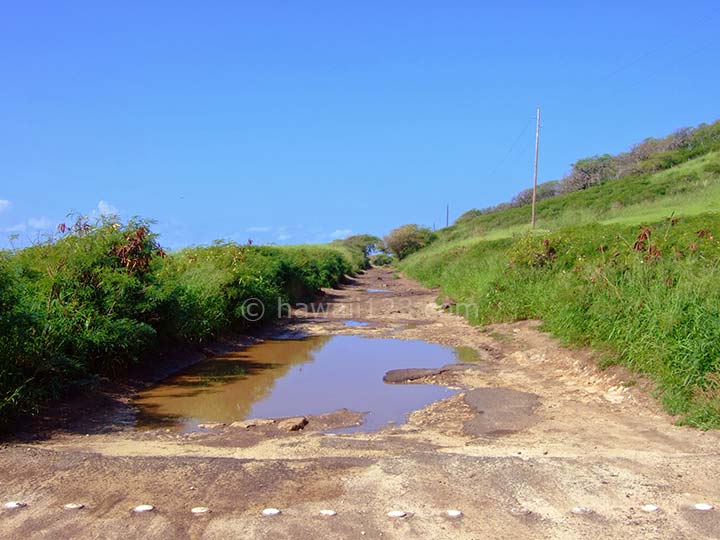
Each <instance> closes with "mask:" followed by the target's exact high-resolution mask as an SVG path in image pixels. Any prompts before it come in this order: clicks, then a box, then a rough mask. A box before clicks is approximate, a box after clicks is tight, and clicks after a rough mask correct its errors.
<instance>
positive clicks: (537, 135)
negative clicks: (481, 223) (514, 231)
mask: <svg viewBox="0 0 720 540" xmlns="http://www.w3.org/2000/svg"><path fill="white" fill-rule="evenodd" d="M539 151H540V107H538V108H537V125H536V126H535V174H534V175H533V199H532V228H533V229H534V228H535V203H536V202H537V176H538V154H539Z"/></svg>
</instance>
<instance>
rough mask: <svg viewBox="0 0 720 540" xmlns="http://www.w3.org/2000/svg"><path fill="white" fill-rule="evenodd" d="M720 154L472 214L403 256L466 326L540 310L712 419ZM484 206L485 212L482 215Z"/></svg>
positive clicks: (704, 422)
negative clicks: (533, 203) (533, 216)
mask: <svg viewBox="0 0 720 540" xmlns="http://www.w3.org/2000/svg"><path fill="white" fill-rule="evenodd" d="M718 212H720V152H718V151H711V152H708V153H706V154H704V155H701V156H699V157H694V158H693V159H690V160H687V161H685V162H683V163H680V164H678V165H675V166H673V167H671V168H668V169H666V170H662V171H658V172H653V173H643V174H635V175H631V176H626V177H623V178H621V179H617V180H611V181H607V182H603V183H600V184H599V185H595V186H593V187H590V188H588V189H585V190H582V191H575V192H572V193H567V194H563V195H557V196H555V197H552V198H548V199H545V200H542V201H540V202H539V204H538V229H537V230H536V231H532V232H531V231H530V230H529V225H528V222H529V220H530V208H529V206H521V207H517V208H509V209H506V210H501V211H497V212H491V213H484V214H479V213H469V214H468V215H466V216H465V218H464V219H460V220H458V222H457V223H456V224H455V225H453V226H452V227H448V228H446V229H443V230H441V231H438V237H439V239H438V241H436V242H435V243H434V244H432V245H431V246H429V247H427V248H425V249H423V250H421V251H419V252H417V253H415V254H414V255H411V256H410V257H408V258H407V259H405V260H403V261H402V262H401V263H400V268H401V269H402V270H403V271H404V272H405V273H406V274H408V275H409V276H411V277H414V278H416V279H419V280H420V281H422V282H423V283H425V284H427V285H431V286H439V287H441V289H442V291H443V294H444V295H449V296H451V297H452V298H454V299H455V300H456V301H457V302H458V303H459V305H458V312H459V313H460V314H461V315H464V316H466V317H468V318H469V319H470V320H471V321H472V322H474V323H492V322H501V321H513V320H520V319H527V318H539V319H542V320H543V321H544V323H545V328H546V329H548V330H549V331H551V332H552V333H554V334H555V335H557V336H559V337H561V338H563V339H564V340H565V341H566V342H568V343H574V344H579V345H591V346H593V347H595V348H597V349H599V350H600V351H602V352H603V353H604V357H605V358H606V362H607V363H613V362H618V363H622V364H624V365H626V366H628V367H630V368H631V369H634V370H638V371H640V372H643V373H646V374H648V375H650V376H651V377H652V378H654V380H655V381H657V385H658V394H659V397H660V399H661V400H662V402H663V403H664V405H665V406H666V407H667V409H668V411H670V412H671V413H673V414H680V415H681V417H680V418H681V421H682V422H685V423H689V424H692V425H696V426H700V427H703V428H709V427H718V426H720V274H719V272H718V266H720V244H719V243H718V238H720V213H718ZM478 214H479V215H478Z"/></svg>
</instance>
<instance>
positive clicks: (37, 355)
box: [0, 218, 379, 421]
mask: <svg viewBox="0 0 720 540" xmlns="http://www.w3.org/2000/svg"><path fill="white" fill-rule="evenodd" d="M59 234H60V236H59V238H57V239H55V240H53V241H48V242H46V243H43V244H39V245H35V246H32V247H28V248H26V249H21V250H17V251H14V252H0V421H3V420H7V419H8V418H10V417H12V416H13V415H16V414H17V413H34V412H37V411H38V409H39V407H40V406H41V405H42V404H43V403H44V402H46V401H47V400H48V399H51V398H56V397H58V396H60V395H61V394H63V393H65V392H68V391H73V390H77V389H79V388H82V387H85V386H87V385H89V384H93V383H94V382H95V381H96V380H97V379H98V377H100V376H110V377H112V376H117V375H118V374H120V373H122V372H123V371H124V370H125V369H126V368H127V367H128V366H129V365H131V364H133V363H137V362H151V361H152V358H153V353H154V352H155V351H157V350H158V348H159V347H162V346H164V345H169V344H200V343H203V342H205V341H207V340H210V339H213V338H216V337H218V336H219V335H221V334H222V333H223V332H227V331H237V330H240V331H242V330H246V329H248V328H249V327H250V326H252V325H255V324H260V323H262V322H264V321H267V320H269V319H271V318H273V317H274V316H276V315H277V311H278V307H279V305H280V304H281V303H282V302H290V303H292V302H297V301H302V300H306V299H308V298H311V297H312V296H313V295H314V294H316V293H317V291H318V290H319V289H320V287H332V286H334V285H336V284H337V283H338V282H339V281H340V280H341V279H342V278H343V276H344V275H346V274H352V273H354V272H356V271H358V270H360V269H361V268H363V267H365V266H367V265H368V260H367V251H366V249H367V246H366V245H364V244H362V242H361V241H360V239H358V238H354V239H353V240H352V241H350V242H343V241H340V242H337V243H333V244H328V245H304V246H303V245H300V246H287V247H285V246H283V247H275V246H251V245H238V244H235V243H232V242H216V243H214V244H213V245H211V246H207V247H193V248H187V249H183V250H180V251H178V252H175V253H165V252H164V251H163V249H162V248H161V247H160V246H159V244H158V242H157V237H156V235H154V234H153V233H152V232H151V229H150V226H149V224H148V223H146V222H143V221H137V220H135V221H131V222H129V223H119V222H117V221H115V220H109V219H106V220H103V221H101V222H98V223H95V224H90V223H89V222H88V221H87V220H85V219H84V218H79V219H77V221H76V222H75V223H74V224H72V225H70V226H65V225H61V226H60V227H59ZM372 238H374V237H372ZM366 240H367V239H366ZM375 240H379V239H375ZM250 298H255V299H258V300H259V301H261V302H262V304H263V305H264V310H263V311H262V312H261V311H259V310H258V308H257V306H249V305H248V304H247V303H246V302H245V301H246V300H248V299H250Z"/></svg>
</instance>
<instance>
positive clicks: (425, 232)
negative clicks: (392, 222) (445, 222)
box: [385, 225, 435, 259]
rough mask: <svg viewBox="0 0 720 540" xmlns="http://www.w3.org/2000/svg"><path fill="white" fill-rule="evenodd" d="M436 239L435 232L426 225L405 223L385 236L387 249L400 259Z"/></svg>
mask: <svg viewBox="0 0 720 540" xmlns="http://www.w3.org/2000/svg"><path fill="white" fill-rule="evenodd" d="M433 240H435V233H433V232H432V231H431V230H430V229H428V228H426V227H418V226H417V225H403V226H402V227H398V228H397V229H394V230H392V231H391V232H390V234H388V235H387V236H386V237H385V246H386V249H388V250H389V251H390V253H392V254H393V255H395V256H396V257H397V258H398V259H404V258H405V257H407V256H408V255H410V254H411V253H415V252H416V251H418V250H419V249H421V248H423V247H425V246H427V245H429V244H430V243H431V242H432V241H433Z"/></svg>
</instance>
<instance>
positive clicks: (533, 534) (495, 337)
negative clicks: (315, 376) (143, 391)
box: [0, 269, 720, 540]
mask: <svg viewBox="0 0 720 540" xmlns="http://www.w3.org/2000/svg"><path fill="white" fill-rule="evenodd" d="M368 289H376V290H380V291H385V292H368ZM436 295H437V293H436V292H434V291H429V290H427V289H425V288H422V287H421V286H419V285H417V284H416V283H414V282H411V281H409V280H405V279H402V278H400V279H396V277H395V275H394V274H393V272H392V271H390V270H385V269H375V270H372V271H369V272H367V273H366V274H364V275H362V276H359V277H358V278H355V279H353V280H351V281H350V282H349V283H348V284H347V285H345V286H344V287H343V288H341V289H339V290H331V291H327V294H326V296H325V299H324V300H325V302H326V303H327V306H325V307H326V308H327V309H323V312H322V313H320V312H319V308H318V306H307V309H304V310H297V311H295V312H294V313H293V318H292V320H291V321H287V324H286V325H285V327H284V328H285V331H289V332H296V333H302V334H308V335H326V334H358V335H365V336H370V337H385V338H397V339H423V340H427V341H431V342H435V343H440V344H444V345H449V346H454V347H462V348H463V349H462V351H466V352H467V353H468V355H469V356H471V357H475V360H476V361H475V362H473V363H472V364H471V365H470V366H463V367H456V366H455V367H453V366H449V367H446V368H442V369H439V370H429V371H419V370H409V371H406V372H402V373H398V372H391V373H389V374H388V375H387V382H388V383H395V384H419V383H436V384H443V385H448V386H453V387H455V388H459V389H462V392H460V393H458V394H457V395H455V396H453V397H451V398H449V399H446V400H443V401H440V402H437V403H433V404H431V405H430V406H428V407H426V408H424V409H422V410H419V411H416V412H414V413H413V414H411V415H410V417H409V419H408V422H407V423H406V424H403V425H399V426H395V427H389V428H385V429H383V430H382V431H380V432H377V433H373V434H357V433H355V434H352V435H332V434H329V433H327V432H326V430H327V429H328V428H329V427H333V426H340V425H347V424H351V423H353V422H357V421H358V416H357V415H356V414H354V413H352V412H350V411H340V412H337V413H334V414H330V415H325V416H323V417H317V418H310V421H309V423H308V424H307V425H306V426H303V428H302V429H296V430H292V431H289V430H288V429H284V428H281V427H279V426H278V424H277V422H276V423H257V424H256V425H253V426H241V425H235V426H230V425H228V426H222V425H218V426H211V427H210V428H209V429H207V430H205V431H204V432H201V433H195V434H179V433H174V432H168V431H165V430H164V429H158V430H154V431H149V432H138V431H136V430H134V429H132V426H131V423H132V409H131V408H130V407H129V405H127V399H119V400H116V401H118V402H119V405H118V404H117V403H116V404H115V406H114V408H113V407H110V409H109V410H111V411H114V412H113V413H112V414H109V415H105V416H104V417H103V418H104V420H103V422H106V423H107V425H105V426H104V427H103V428H102V429H101V428H99V426H97V424H96V423H95V424H90V425H91V426H93V429H92V430H88V434H87V435H86V434H85V433H83V432H82V431H80V429H81V428H82V427H83V424H82V423H79V424H76V425H75V426H74V429H70V430H67V431H65V432H60V433H53V434H52V436H49V437H47V438H45V439H44V440H39V441H37V442H34V443H27V442H12V443H9V444H5V445H4V446H3V447H2V448H1V449H0V497H1V498H2V502H7V501H11V500H21V501H25V502H27V503H28V504H27V506H26V507H24V508H17V509H4V510H0V536H1V537H2V538H52V539H58V538H60V539H62V538H117V537H123V538H143V539H148V538H218V539H220V538H273V539H280V538H288V539H290V538H292V539H303V538H308V539H309V538H318V537H321V538H343V539H345V538H398V539H399V538H402V539H406V538H433V539H443V538H447V539H450V538H452V539H464V538H467V539H473V538H567V539H575V538H618V539H623V540H625V539H626V538H628V537H634V538H688V539H689V538H718V537H720V510H717V511H716V510H710V511H701V510H696V509H694V508H693V505H694V504H695V503H698V502H709V503H712V504H718V505H720V488H718V486H720V459H718V448H720V446H719V445H718V442H720V440H719V437H718V435H717V434H716V433H703V432H699V431H696V430H693V429H690V428H682V427H676V426H674V425H673V424H672V419H671V418H669V417H668V416H667V415H665V414H664V413H662V412H661V411H660V410H659V408H658V407H657V406H656V404H655V403H654V402H653V400H652V399H651V398H650V397H649V396H648V393H647V392H646V391H645V389H644V388H643V384H635V378H634V377H632V376H630V375H628V374H627V373H625V372H623V371H621V370H616V371H605V372H601V371H598V370H597V369H596V368H595V367H594V362H593V358H592V355H591V354H590V353H589V352H587V351H578V350H568V349H565V348H563V347H561V346H560V345H559V344H558V343H557V342H556V341H555V340H553V339H551V338H549V337H548V336H547V335H545V334H543V333H541V332H539V331H538V330H537V323H535V322H522V323H517V324H510V325H498V326H494V327H492V328H487V329H480V328H474V327H471V326H469V325H468V324H467V323H466V321H464V320H463V319H461V318H459V317H456V316H454V315H451V314H448V313H445V312H443V311H441V310H438V309H437V306H436V304H435V297H436ZM347 320H360V321H365V322H368V323H370V324H369V325H368V326H365V327H357V326H347V325H346V324H345V321H347ZM118 411H121V412H122V414H120V415H119V416H118ZM82 412H83V411H82V410H80V411H78V410H75V411H74V414H82ZM93 418H97V416H93ZM120 420H122V421H120ZM96 428H97V429H96ZM106 428H107V429H106ZM71 502H79V503H83V504H84V505H85V507H84V508H83V509H81V510H66V509H64V508H63V505H64V504H66V503H71ZM143 503H148V504H152V505H154V506H155V510H154V511H152V512H148V513H144V514H133V513H131V512H130V509H131V508H132V507H134V506H135V505H138V504H143ZM649 504H652V505H656V506H657V507H658V510H657V511H644V510H643V508H642V507H643V506H644V505H649ZM197 506H207V507H209V508H210V513H207V514H201V515H194V514H192V513H191V512H190V509H191V508H193V507H197ZM266 507H277V508H279V509H280V510H281V514H279V515H277V516H272V517H264V516H262V515H261V511H262V509H263V508H266ZM321 509H333V510H335V511H336V512H337V515H335V516H333V517H325V516H321V515H319V511H320V510H321ZM448 509H458V510H461V511H462V512H463V515H462V517H460V518H451V517H449V516H448V515H447V514H446V513H445V512H446V510H448ZM573 509H575V512H573ZM646 509H648V508H646ZM391 510H402V511H404V512H406V513H407V515H406V517H404V518H395V519H393V518H389V517H388V516H387V513H388V512H389V511H391Z"/></svg>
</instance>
